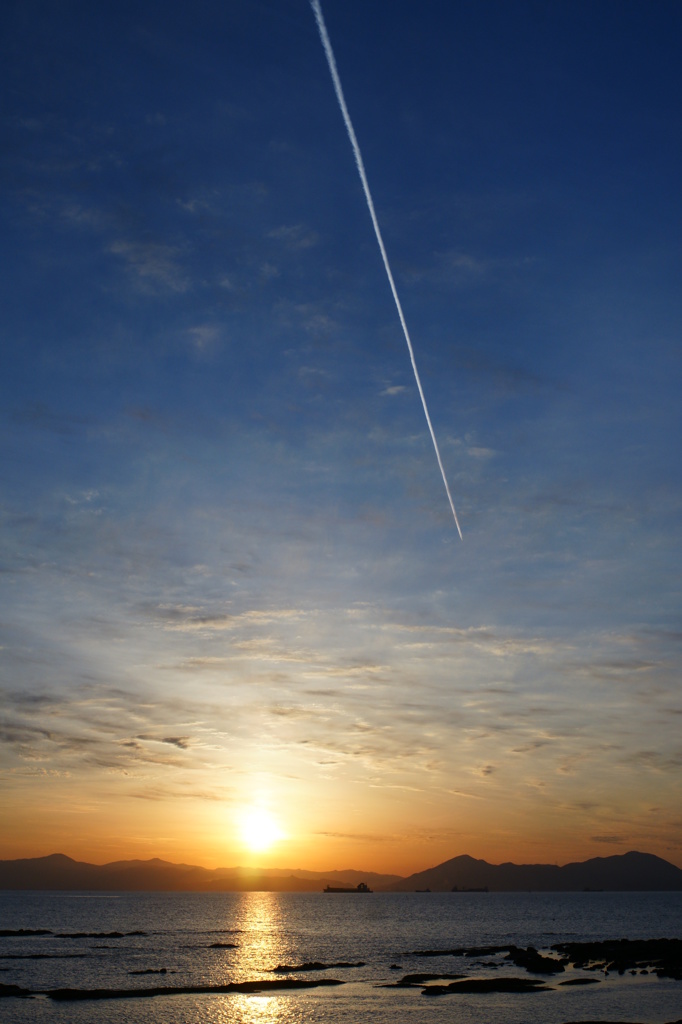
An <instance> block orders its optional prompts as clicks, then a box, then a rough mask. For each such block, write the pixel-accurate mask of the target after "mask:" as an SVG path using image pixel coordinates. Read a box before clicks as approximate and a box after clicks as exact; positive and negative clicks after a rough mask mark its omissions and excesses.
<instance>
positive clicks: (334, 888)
mask: <svg viewBox="0 0 682 1024" xmlns="http://www.w3.org/2000/svg"><path fill="white" fill-rule="evenodd" d="M322 892H372V890H371V889H370V888H369V886H368V885H366V884H365V883H364V882H360V884H359V885H356V886H355V888H354V889H348V888H346V887H345V886H342V885H328V886H327V888H326V889H323V890H322Z"/></svg>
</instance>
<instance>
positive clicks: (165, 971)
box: [128, 967, 177, 974]
mask: <svg viewBox="0 0 682 1024" xmlns="http://www.w3.org/2000/svg"><path fill="white" fill-rule="evenodd" d="M168 973H169V971H168V968H167V967H147V968H146V969H145V970H144V971H128V974H168ZM170 973H171V974H176V973H177V972H176V971H171V972H170Z"/></svg>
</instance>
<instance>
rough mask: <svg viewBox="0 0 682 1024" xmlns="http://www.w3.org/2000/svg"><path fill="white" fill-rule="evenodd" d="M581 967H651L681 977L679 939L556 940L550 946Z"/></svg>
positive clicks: (621, 969)
mask: <svg viewBox="0 0 682 1024" xmlns="http://www.w3.org/2000/svg"><path fill="white" fill-rule="evenodd" d="M552 949H555V950H557V952H560V953H564V954H566V955H567V956H568V958H569V961H570V962H571V963H574V964H578V963H579V964H582V965H583V969H584V970H603V971H604V973H606V974H608V973H609V972H610V971H618V973H619V974H624V973H625V971H632V970H641V969H642V968H647V969H649V970H653V971H655V973H656V974H657V975H658V976H659V977H661V978H674V979H676V980H677V981H682V939H611V940H607V941H605V942H559V943H556V944H555V945H553V946H552Z"/></svg>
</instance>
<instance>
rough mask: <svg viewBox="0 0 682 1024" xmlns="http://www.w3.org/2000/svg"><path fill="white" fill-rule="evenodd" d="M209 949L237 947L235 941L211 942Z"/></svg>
mask: <svg viewBox="0 0 682 1024" xmlns="http://www.w3.org/2000/svg"><path fill="white" fill-rule="evenodd" d="M208 948H209V949H237V943H236V942H212V943H211V945H210V946H209V947H208Z"/></svg>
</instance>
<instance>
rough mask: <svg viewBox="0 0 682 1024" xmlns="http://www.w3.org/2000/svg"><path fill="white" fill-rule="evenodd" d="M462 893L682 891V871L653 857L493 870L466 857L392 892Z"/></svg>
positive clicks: (421, 873) (400, 884)
mask: <svg viewBox="0 0 682 1024" xmlns="http://www.w3.org/2000/svg"><path fill="white" fill-rule="evenodd" d="M454 888H457V889H459V890H460V891H461V890H465V889H488V890H489V891H490V892H524V891H525V892H528V891H534V892H571V891H580V890H584V889H604V890H610V891H617V892H626V891H647V890H648V891H654V890H658V891H668V890H679V889H682V870H680V868H677V867H675V865H674V864H670V863H669V862H668V861H667V860H662V859H661V858H660V857H656V856H654V855H653V854H651V853H637V852H636V851H631V852H630V853H624V854H617V855H615V856H613V857H593V858H592V859H591V860H586V861H580V862H576V863H572V864H565V865H564V866H563V867H559V866H558V865H556V864H512V863H506V864H488V862H487V861H485V860H475V859H474V858H473V857H469V856H467V855H466V854H463V855H462V856H461V857H454V858H453V859H452V860H446V861H445V862H444V863H443V864H438V865H437V867H434V868H428V869H427V870H426V871H418V872H417V873H416V874H414V875H410V876H409V878H403V879H401V881H399V882H395V883H394V884H393V885H392V886H391V889H392V890H393V891H395V892H408V891H411V890H415V889H431V891H432V892H449V891H451V890H452V889H454Z"/></svg>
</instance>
